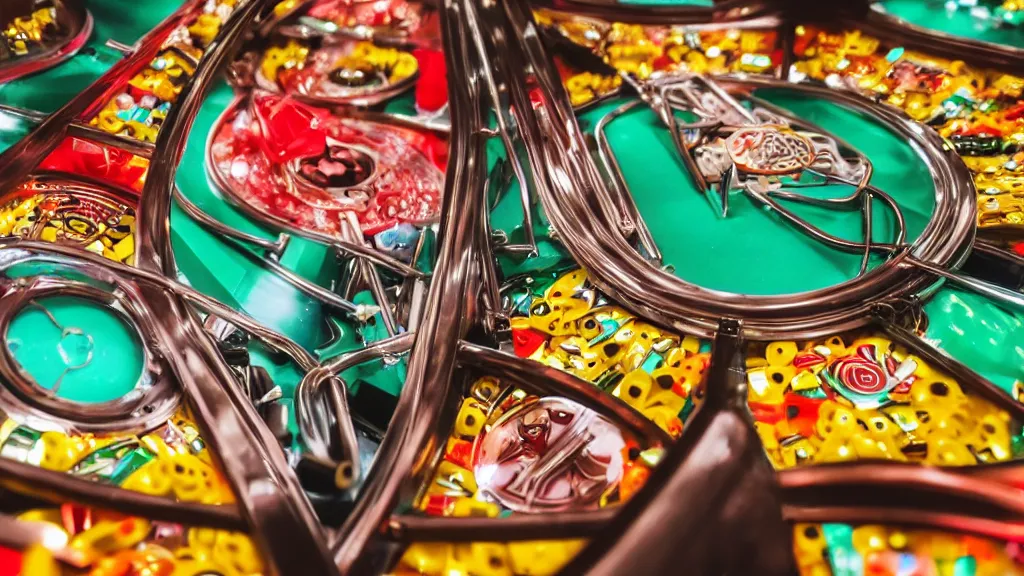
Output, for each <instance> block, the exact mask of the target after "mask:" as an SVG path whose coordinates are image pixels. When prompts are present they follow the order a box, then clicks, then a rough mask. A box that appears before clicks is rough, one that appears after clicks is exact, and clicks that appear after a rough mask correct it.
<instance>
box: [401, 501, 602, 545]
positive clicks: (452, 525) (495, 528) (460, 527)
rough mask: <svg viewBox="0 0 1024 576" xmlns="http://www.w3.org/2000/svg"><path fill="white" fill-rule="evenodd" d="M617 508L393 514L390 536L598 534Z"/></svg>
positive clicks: (484, 538)
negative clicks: (463, 514) (477, 515)
mask: <svg viewBox="0 0 1024 576" xmlns="http://www.w3.org/2000/svg"><path fill="white" fill-rule="evenodd" d="M617 511H618V508H617V507H616V508H602V509H600V510H592V511H588V512H544V513H540V514H513V515H512V516H509V517H507V518H474V517H464V518H445V517H440V516H413V515H402V516H392V517H391V521H390V522H389V523H388V531H387V535H388V537H389V538H391V539H393V540H396V541H399V542H404V543H414V542H516V541H524V540H564V539H576V538H587V537H589V536H593V535H595V534H598V533H599V532H601V531H602V530H604V529H605V527H606V526H607V525H608V523H609V522H610V521H611V520H612V518H614V517H615V514H616V512H617Z"/></svg>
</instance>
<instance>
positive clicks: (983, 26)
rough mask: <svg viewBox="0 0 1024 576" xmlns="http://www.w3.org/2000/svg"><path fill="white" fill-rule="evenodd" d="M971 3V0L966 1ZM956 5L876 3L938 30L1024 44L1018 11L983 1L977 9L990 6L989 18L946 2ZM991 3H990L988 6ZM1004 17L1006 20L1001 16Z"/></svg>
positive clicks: (908, 0) (918, 0) (914, 0)
mask: <svg viewBox="0 0 1024 576" xmlns="http://www.w3.org/2000/svg"><path fill="white" fill-rule="evenodd" d="M962 3H964V4H967V2H962ZM947 4H950V5H953V6H956V4H958V2H957V1H956V0H951V2H924V1H922V0H883V1H882V2H877V3H876V4H875V5H876V6H879V7H881V8H882V9H884V11H885V12H887V13H888V14H891V15H893V16H896V17H897V18H900V19H902V20H906V21H907V22H909V23H911V24H914V25H915V26H920V27H922V28H928V29H930V30H937V31H939V32H944V33H946V34H949V35H952V36H959V37H961V38H969V39H972V40H981V41H983V42H992V43H993V44H1005V45H1007V46H1013V47H1014V48H1024V17H1022V15H1021V13H1017V15H1016V17H1014V15H1013V14H1012V13H1003V12H1001V11H998V9H997V8H996V7H997V6H998V3H995V2H979V3H978V6H977V7H975V8H974V9H979V10H987V11H988V13H989V14H990V16H989V18H987V19H986V18H978V17H975V16H972V15H971V10H972V7H969V6H956V8H955V9H954V10H948V9H946V8H945V7H944V6H945V5H947ZM986 5H987V6H986ZM1001 18H1002V20H1001Z"/></svg>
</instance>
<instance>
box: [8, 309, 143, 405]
mask: <svg viewBox="0 0 1024 576" xmlns="http://www.w3.org/2000/svg"><path fill="white" fill-rule="evenodd" d="M37 303H38V304H40V305H41V306H43V307H45V309H46V310H47V311H49V312H50V314H52V315H53V318H54V319H55V320H56V321H57V323H58V324H60V326H59V327H58V326H57V324H54V322H53V320H51V319H50V318H49V317H48V316H47V314H46V312H45V311H44V310H43V309H40V308H39V307H37V306H27V307H25V308H24V309H22V310H21V311H19V312H18V313H17V314H16V315H15V317H14V320H13V321H12V322H11V325H10V328H8V332H7V346H8V348H9V349H10V350H11V351H12V353H13V354H14V358H15V360H17V361H18V363H19V364H21V366H22V367H23V368H24V369H25V371H26V372H28V374H30V375H31V376H32V378H34V379H35V381H36V383H37V384H38V385H39V386H41V387H43V388H46V389H47V390H50V389H52V388H53V386H54V384H56V383H57V382H58V380H59V381H60V387H59V388H58V392H57V396H58V397H59V398H64V399H65V400H71V401H74V402H83V403H97V402H108V401H111V400H116V399H118V398H121V397H122V396H124V395H125V394H127V393H129V392H131V391H132V390H133V389H134V388H135V385H136V384H137V383H138V381H139V377H140V375H141V374H142V368H143V357H142V344H141V341H140V340H139V337H138V335H137V334H136V332H135V330H134V328H132V327H131V326H130V325H129V324H127V323H126V322H125V320H124V319H122V318H121V317H120V316H118V315H117V314H116V313H114V312H113V311H111V310H109V309H106V308H104V307H102V306H100V305H98V304H96V303H93V302H90V301H88V300H84V299H81V298H74V297H66V296H59V297H52V298H41V299H39V300H38V301H37ZM77 366H81V368H77V369H72V368H74V367H77Z"/></svg>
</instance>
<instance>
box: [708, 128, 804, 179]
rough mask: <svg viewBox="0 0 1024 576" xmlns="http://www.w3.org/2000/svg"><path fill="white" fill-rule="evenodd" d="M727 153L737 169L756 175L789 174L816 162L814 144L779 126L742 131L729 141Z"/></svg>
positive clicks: (735, 133)
mask: <svg viewBox="0 0 1024 576" xmlns="http://www.w3.org/2000/svg"><path fill="white" fill-rule="evenodd" d="M725 149H726V150H727V151H728V152H729V157H730V158H732V161H733V163H735V164H736V166H737V167H738V168H740V169H741V170H744V171H747V172H751V173H754V174H789V173H791V172H795V171H797V170H801V169H804V168H807V167H808V166H810V165H811V163H812V162H814V146H813V145H812V144H811V141H810V140H808V139H807V138H805V137H803V136H801V135H800V134H797V133H796V132H793V131H792V130H788V129H784V128H782V127H779V126H759V127H756V128H741V129H739V130H737V131H735V132H733V133H732V134H730V135H729V137H728V138H726V140H725Z"/></svg>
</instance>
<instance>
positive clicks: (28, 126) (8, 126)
mask: <svg viewBox="0 0 1024 576" xmlns="http://www.w3.org/2000/svg"><path fill="white" fill-rule="evenodd" d="M33 127H34V125H33V124H32V123H30V122H26V121H25V120H24V119H22V118H20V117H18V116H14V115H12V114H8V113H6V112H3V111H0V152H3V151H4V150H7V149H8V148H10V147H11V146H13V145H14V143H15V142H17V141H18V140H21V139H22V138H24V137H25V135H26V134H28V133H29V132H31V131H32V128H33Z"/></svg>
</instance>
